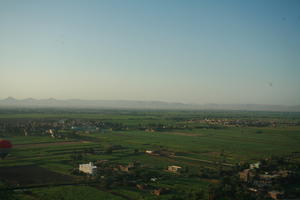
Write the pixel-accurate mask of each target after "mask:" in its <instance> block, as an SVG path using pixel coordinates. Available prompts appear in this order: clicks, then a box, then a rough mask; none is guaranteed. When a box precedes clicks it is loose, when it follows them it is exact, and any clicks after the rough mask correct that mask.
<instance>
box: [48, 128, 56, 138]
mask: <svg viewBox="0 0 300 200" xmlns="http://www.w3.org/2000/svg"><path fill="white" fill-rule="evenodd" d="M46 133H48V134H49V135H50V136H51V137H53V138H55V133H54V130H53V129H49V130H47V131H46Z"/></svg>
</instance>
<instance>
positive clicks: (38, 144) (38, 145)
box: [14, 141, 91, 148]
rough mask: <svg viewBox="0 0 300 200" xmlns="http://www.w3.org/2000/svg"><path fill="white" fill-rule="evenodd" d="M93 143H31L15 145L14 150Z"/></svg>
mask: <svg viewBox="0 0 300 200" xmlns="http://www.w3.org/2000/svg"><path fill="white" fill-rule="evenodd" d="M84 143H91V142H90V141H69V142H68V141H64V142H44V143H29V144H15V145H14V148H23V147H47V146H57V145H69V144H84Z"/></svg>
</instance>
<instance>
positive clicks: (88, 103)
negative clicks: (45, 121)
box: [0, 97, 300, 112]
mask: <svg viewBox="0 0 300 200" xmlns="http://www.w3.org/2000/svg"><path fill="white" fill-rule="evenodd" d="M0 107H2V108H3V107H5V108H24V107H28V108H51V107H55V108H115V109H181V110H249V111H287V112H300V105H298V106H285V105H259V104H184V103H173V102H164V101H133V100H82V99H68V100H58V99H54V98H49V99H33V98H27V99H15V98H13V97H8V98H6V99H2V100H0Z"/></svg>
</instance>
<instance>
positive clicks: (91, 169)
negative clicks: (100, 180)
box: [79, 162, 97, 175]
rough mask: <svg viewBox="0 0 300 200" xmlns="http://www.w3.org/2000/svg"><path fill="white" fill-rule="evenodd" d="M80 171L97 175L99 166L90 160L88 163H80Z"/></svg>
mask: <svg viewBox="0 0 300 200" xmlns="http://www.w3.org/2000/svg"><path fill="white" fill-rule="evenodd" d="M79 171H81V172H83V173H86V174H91V175H95V174H96V172H97V166H94V165H93V163H92V162H89V163H88V164H80V165H79Z"/></svg>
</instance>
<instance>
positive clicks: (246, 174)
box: [239, 169, 254, 182]
mask: <svg viewBox="0 0 300 200" xmlns="http://www.w3.org/2000/svg"><path fill="white" fill-rule="evenodd" d="M239 176H240V179H241V180H242V181H244V182H249V181H250V180H251V179H252V178H253V177H254V173H253V172H252V171H251V169H245V170H243V171H241V172H240V173H239Z"/></svg>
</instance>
